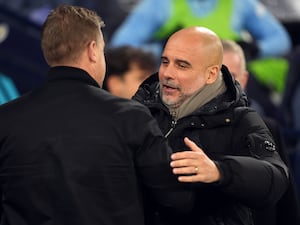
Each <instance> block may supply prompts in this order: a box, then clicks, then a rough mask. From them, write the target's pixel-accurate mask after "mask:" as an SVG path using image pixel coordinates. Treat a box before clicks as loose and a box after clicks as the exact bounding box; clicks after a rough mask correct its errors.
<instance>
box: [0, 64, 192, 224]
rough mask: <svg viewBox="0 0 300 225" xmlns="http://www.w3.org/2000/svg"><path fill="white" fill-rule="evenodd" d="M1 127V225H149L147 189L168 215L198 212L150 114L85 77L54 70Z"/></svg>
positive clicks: (4, 115)
mask: <svg viewBox="0 0 300 225" xmlns="http://www.w3.org/2000/svg"><path fill="white" fill-rule="evenodd" d="M0 124H1V127H0V187H1V207H2V213H1V217H2V218H1V223H0V224H3V225H4V224H5V225H46V224H47V225H104V224H105V225H120V224H122V225H125V224H127V225H141V224H143V223H144V213H143V200H142V198H141V196H142V189H141V186H142V185H144V186H145V187H146V188H147V189H146V190H147V191H148V193H150V194H151V196H152V197H153V198H154V199H156V200H157V202H158V203H159V205H161V206H166V207H167V208H166V209H167V210H172V211H173V210H175V212H178V213H184V211H186V210H188V207H189V206H190V205H192V204H191V201H190V200H192V199H191V195H190V192H189V190H188V189H187V191H186V192H185V189H184V188H185V187H182V189H179V188H181V186H183V185H180V184H179V182H177V179H176V177H175V176H174V175H172V173H171V169H170V166H169V154H170V152H171V151H170V149H169V147H168V146H167V144H166V139H165V138H164V137H163V135H162V133H161V131H160V129H159V127H158V125H157V124H156V121H155V120H154V119H153V117H152V116H151V114H150V113H149V110H148V109H147V108H146V107H145V106H143V105H141V104H139V103H137V102H135V101H132V100H125V99H120V98H117V97H114V96H112V95H111V94H109V93H107V92H106V91H104V90H102V89H100V88H99V86H98V84H97V83H96V82H95V81H94V80H93V79H92V78H91V77H90V76H89V75H88V74H87V73H86V72H85V71H83V70H81V69H76V68H71V67H54V68H52V69H51V70H50V73H49V80H48V82H47V84H46V85H45V86H43V87H42V88H41V89H39V90H37V91H34V92H32V93H29V94H27V95H24V96H23V97H21V98H19V99H17V100H15V101H12V102H10V103H8V104H5V105H2V106H1V107H0ZM177 210H178V211H177Z"/></svg>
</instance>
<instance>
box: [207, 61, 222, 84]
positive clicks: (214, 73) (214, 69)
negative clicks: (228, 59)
mask: <svg viewBox="0 0 300 225" xmlns="http://www.w3.org/2000/svg"><path fill="white" fill-rule="evenodd" d="M206 72H207V80H206V84H212V83H213V82H215V81H216V79H217V78H218V76H219V73H220V69H219V66H217V65H215V66H210V67H208V69H207V71H206Z"/></svg>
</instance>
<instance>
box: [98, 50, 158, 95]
mask: <svg viewBox="0 0 300 225" xmlns="http://www.w3.org/2000/svg"><path fill="white" fill-rule="evenodd" d="M105 58H106V76H105V79H104V83H103V88H104V89H106V90H107V85H106V80H107V78H108V77H109V76H110V75H112V74H113V75H118V76H120V77H122V76H124V74H125V73H126V72H127V71H128V70H129V69H130V66H131V64H132V63H136V64H137V65H138V66H139V67H140V68H141V69H142V70H146V71H150V72H154V71H155V70H156V69H157V65H158V61H157V59H156V57H155V55H154V54H153V53H151V52H147V51H144V50H142V49H141V48H137V47H133V46H128V45H124V46H121V47H114V48H109V49H107V50H106V51H105Z"/></svg>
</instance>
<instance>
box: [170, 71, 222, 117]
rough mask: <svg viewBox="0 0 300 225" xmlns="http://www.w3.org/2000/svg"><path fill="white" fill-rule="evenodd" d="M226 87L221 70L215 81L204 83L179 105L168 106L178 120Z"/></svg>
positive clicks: (220, 92)
mask: <svg viewBox="0 0 300 225" xmlns="http://www.w3.org/2000/svg"><path fill="white" fill-rule="evenodd" d="M226 89H227V88H226V85H225V82H224V80H223V75H222V73H221V72H220V74H219V76H218V78H217V79H216V81H215V82H214V83H212V84H207V85H204V86H203V87H202V88H200V89H199V90H198V91H197V92H196V93H195V94H194V95H192V96H191V97H189V98H188V99H186V100H185V101H184V102H183V103H182V104H181V105H180V106H179V107H176V108H171V107H169V106H167V107H168V108H169V111H170V113H171V115H172V116H173V117H174V119H175V120H178V119H180V118H182V117H184V116H187V115H189V114H191V113H192V112H194V111H195V110H196V109H198V108H200V107H201V106H203V105H204V104H206V103H207V102H209V101H210V100H212V99H213V98H215V97H217V96H218V95H220V94H223V93H224V92H225V91H226Z"/></svg>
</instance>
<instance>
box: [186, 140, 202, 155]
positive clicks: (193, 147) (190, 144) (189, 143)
mask: <svg viewBox="0 0 300 225" xmlns="http://www.w3.org/2000/svg"><path fill="white" fill-rule="evenodd" d="M184 143H185V145H186V146H187V147H188V148H189V149H190V150H192V151H193V152H202V149H201V148H200V147H198V145H196V143H195V142H193V141H192V140H191V139H189V138H188V137H185V138H184Z"/></svg>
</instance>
